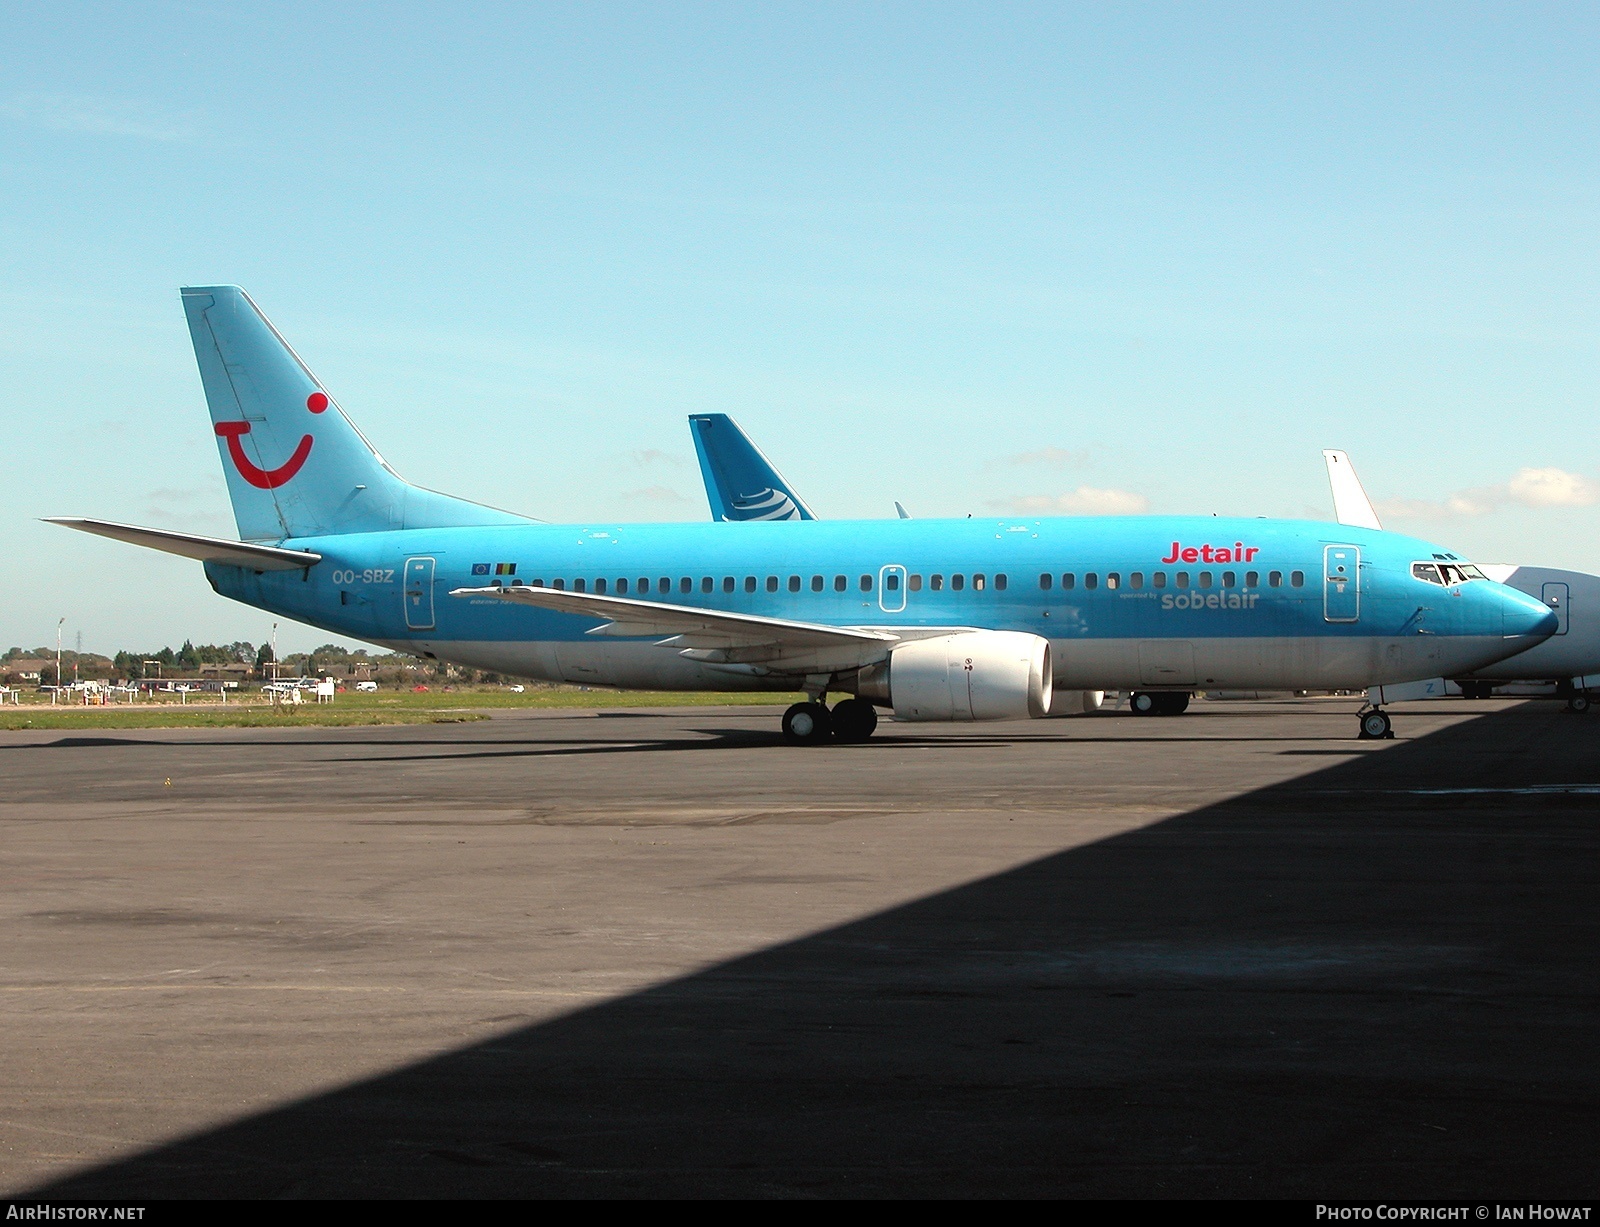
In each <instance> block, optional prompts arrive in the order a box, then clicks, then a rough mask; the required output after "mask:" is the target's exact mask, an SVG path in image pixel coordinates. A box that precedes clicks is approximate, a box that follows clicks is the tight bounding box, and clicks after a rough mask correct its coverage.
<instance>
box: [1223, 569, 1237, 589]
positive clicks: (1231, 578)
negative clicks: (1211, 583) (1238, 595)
mask: <svg viewBox="0 0 1600 1227" xmlns="http://www.w3.org/2000/svg"><path fill="white" fill-rule="evenodd" d="M1238 582H1239V577H1238V576H1236V575H1235V574H1234V573H1233V572H1232V571H1224V572H1223V573H1222V586H1223V587H1224V588H1233V587H1236V586H1237V585H1238Z"/></svg>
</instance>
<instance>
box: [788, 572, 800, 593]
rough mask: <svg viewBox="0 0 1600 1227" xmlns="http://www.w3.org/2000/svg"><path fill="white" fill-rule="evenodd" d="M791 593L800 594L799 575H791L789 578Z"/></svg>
mask: <svg viewBox="0 0 1600 1227" xmlns="http://www.w3.org/2000/svg"><path fill="white" fill-rule="evenodd" d="M789 591H790V592H799V591H800V577H799V576H798V575H791V576H790V577H789Z"/></svg>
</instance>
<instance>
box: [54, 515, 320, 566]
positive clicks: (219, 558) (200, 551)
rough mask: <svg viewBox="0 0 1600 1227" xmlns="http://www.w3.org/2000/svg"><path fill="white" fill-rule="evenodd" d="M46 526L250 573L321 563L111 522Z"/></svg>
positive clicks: (66, 520)
mask: <svg viewBox="0 0 1600 1227" xmlns="http://www.w3.org/2000/svg"><path fill="white" fill-rule="evenodd" d="M45 523H46V524H61V525H64V526H66V527H67V528H76V529H77V530H78V531H79V532H82V533H94V534H95V535H96V536H97V537H110V538H111V539H112V540H113V541H126V542H127V543H128V544H129V545H142V546H144V547H145V548H146V549H152V550H161V551H162V552H164V553H167V554H178V555H180V556H181V557H184V558H196V559H199V560H200V561H201V562H218V563H222V564H224V565H225V566H230V567H249V568H250V569H251V570H253V571H294V570H298V569H299V568H300V567H312V566H315V565H316V564H317V563H319V562H321V561H322V555H321V554H313V553H312V552H311V551H310V550H285V549H279V548H278V547H277V546H274V545H252V544H251V543H249V542H248V541H223V540H222V539H221V538H218V537H199V536H196V535H195V534H194V533H175V532H173V531H171V530H170V529H166V528H140V527H138V526H137V525H134V524H116V523H113V522H112V521H110V520H84V519H78V518H75V517H71V516H47V517H46V518H45Z"/></svg>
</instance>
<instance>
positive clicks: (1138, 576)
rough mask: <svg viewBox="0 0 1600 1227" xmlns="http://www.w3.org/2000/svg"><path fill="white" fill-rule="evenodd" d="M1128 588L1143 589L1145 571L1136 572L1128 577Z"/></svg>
mask: <svg viewBox="0 0 1600 1227" xmlns="http://www.w3.org/2000/svg"><path fill="white" fill-rule="evenodd" d="M1128 587H1130V588H1143V587H1144V572H1143V571H1134V572H1133V573H1132V574H1130V575H1129V576H1128Z"/></svg>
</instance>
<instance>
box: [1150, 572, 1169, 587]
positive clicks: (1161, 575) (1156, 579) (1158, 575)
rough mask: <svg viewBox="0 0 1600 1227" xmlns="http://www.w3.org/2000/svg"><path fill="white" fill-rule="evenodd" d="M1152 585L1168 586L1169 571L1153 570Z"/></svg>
mask: <svg viewBox="0 0 1600 1227" xmlns="http://www.w3.org/2000/svg"><path fill="white" fill-rule="evenodd" d="M1150 586H1151V587H1152V588H1165V587H1166V586H1167V573H1166V572H1165V571H1154V572H1152V573H1151V575H1150Z"/></svg>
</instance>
